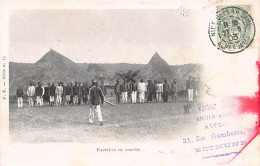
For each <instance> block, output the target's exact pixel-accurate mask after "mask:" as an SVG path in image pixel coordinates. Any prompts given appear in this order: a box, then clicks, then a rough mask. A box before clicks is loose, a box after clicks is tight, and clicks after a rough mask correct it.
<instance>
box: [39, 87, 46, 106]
mask: <svg viewBox="0 0 260 166" xmlns="http://www.w3.org/2000/svg"><path fill="white" fill-rule="evenodd" d="M41 87H42V97H41V102H40V106H43V96H44V94H45V88H44V87H43V86H42V82H41Z"/></svg>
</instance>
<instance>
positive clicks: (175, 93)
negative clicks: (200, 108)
mask: <svg viewBox="0 0 260 166" xmlns="http://www.w3.org/2000/svg"><path fill="white" fill-rule="evenodd" d="M171 93H172V101H173V102H175V103H176V102H177V96H178V89H177V80H176V79H174V80H173V82H172V83H171Z"/></svg>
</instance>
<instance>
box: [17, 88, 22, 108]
mask: <svg viewBox="0 0 260 166" xmlns="http://www.w3.org/2000/svg"><path fill="white" fill-rule="evenodd" d="M16 96H17V104H18V108H23V88H22V87H21V86H18V89H17V91H16Z"/></svg>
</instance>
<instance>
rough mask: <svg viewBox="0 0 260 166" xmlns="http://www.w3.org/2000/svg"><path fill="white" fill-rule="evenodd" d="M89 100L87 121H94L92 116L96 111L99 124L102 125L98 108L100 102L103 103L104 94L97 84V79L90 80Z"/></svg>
mask: <svg viewBox="0 0 260 166" xmlns="http://www.w3.org/2000/svg"><path fill="white" fill-rule="evenodd" d="M89 100H90V112H89V122H90V123H94V116H95V113H94V112H96V113H97V117H98V121H99V125H100V126H103V118H102V112H101V108H100V103H102V104H103V103H104V95H103V92H102V90H101V89H100V88H99V87H98V86H97V81H96V80H92V87H91V88H90V90H89Z"/></svg>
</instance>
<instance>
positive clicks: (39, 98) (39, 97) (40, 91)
mask: <svg viewBox="0 0 260 166" xmlns="http://www.w3.org/2000/svg"><path fill="white" fill-rule="evenodd" d="M43 93H44V92H43V88H42V84H41V82H38V86H37V87H36V89H35V94H36V105H37V107H41V106H42V104H41V102H42V96H43Z"/></svg>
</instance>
